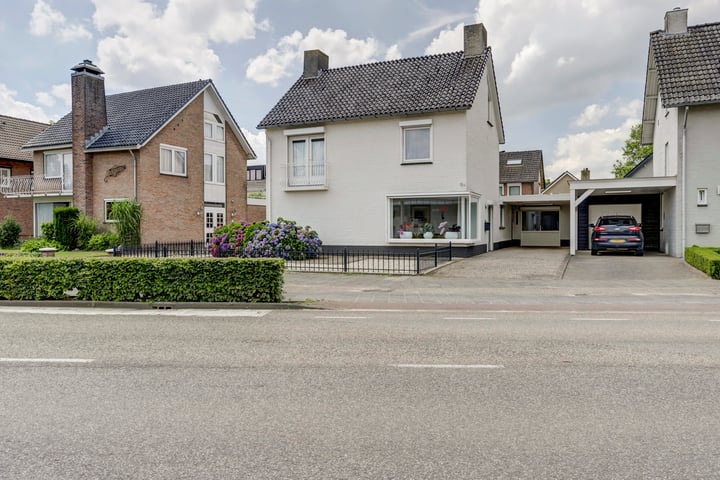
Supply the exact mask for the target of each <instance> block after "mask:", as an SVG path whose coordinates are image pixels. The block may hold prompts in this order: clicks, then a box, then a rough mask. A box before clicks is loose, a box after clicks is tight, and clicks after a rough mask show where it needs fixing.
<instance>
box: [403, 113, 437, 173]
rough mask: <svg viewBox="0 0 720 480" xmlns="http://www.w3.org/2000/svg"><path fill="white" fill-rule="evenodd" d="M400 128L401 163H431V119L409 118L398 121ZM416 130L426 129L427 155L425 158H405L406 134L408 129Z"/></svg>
mask: <svg viewBox="0 0 720 480" xmlns="http://www.w3.org/2000/svg"><path fill="white" fill-rule="evenodd" d="M399 126H400V130H401V132H402V135H401V141H402V159H401V160H402V162H401V163H402V164H403V165H413V164H422V163H433V128H432V120H431V119H422V120H409V121H404V122H399ZM416 130H428V157H427V158H412V159H408V158H407V150H406V148H405V146H406V134H407V132H409V131H416Z"/></svg>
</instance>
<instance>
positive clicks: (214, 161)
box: [203, 153, 227, 185]
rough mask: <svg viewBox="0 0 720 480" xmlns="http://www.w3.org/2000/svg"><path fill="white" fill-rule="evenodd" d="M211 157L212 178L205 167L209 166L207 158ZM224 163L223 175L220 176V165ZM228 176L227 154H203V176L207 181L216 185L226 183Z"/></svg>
mask: <svg viewBox="0 0 720 480" xmlns="http://www.w3.org/2000/svg"><path fill="white" fill-rule="evenodd" d="M208 158H209V159H210V178H209V179H208V177H207V172H206V170H205V167H206V166H207V163H206V162H207V159H208ZM220 165H222V172H223V176H222V179H220V178H219V175H218V173H219V171H220V168H219V166H220ZM226 176H227V173H226V169H225V155H215V154H213V153H206V154H204V155H203V178H204V179H205V183H212V184H215V185H225V178H226Z"/></svg>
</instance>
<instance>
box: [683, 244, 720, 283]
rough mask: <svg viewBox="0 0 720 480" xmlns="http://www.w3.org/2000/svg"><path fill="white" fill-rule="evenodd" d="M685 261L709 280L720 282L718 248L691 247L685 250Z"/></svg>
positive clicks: (719, 255) (719, 252)
mask: <svg viewBox="0 0 720 480" xmlns="http://www.w3.org/2000/svg"><path fill="white" fill-rule="evenodd" d="M685 261H686V262H687V263H689V264H690V265H692V266H693V267H695V268H697V269H698V270H700V271H702V272H705V273H706V274H707V275H708V276H710V277H711V278H714V279H716V280H720V248H716V247H698V246H695V245H693V246H692V247H688V248H686V249H685Z"/></svg>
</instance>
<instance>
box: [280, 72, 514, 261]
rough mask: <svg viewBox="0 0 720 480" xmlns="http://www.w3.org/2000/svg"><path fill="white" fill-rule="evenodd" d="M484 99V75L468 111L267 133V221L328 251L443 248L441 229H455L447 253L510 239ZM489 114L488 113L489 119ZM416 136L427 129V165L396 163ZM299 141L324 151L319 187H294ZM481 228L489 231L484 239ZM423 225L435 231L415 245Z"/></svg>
mask: <svg viewBox="0 0 720 480" xmlns="http://www.w3.org/2000/svg"><path fill="white" fill-rule="evenodd" d="M486 71H492V67H491V66H490V65H488V66H486ZM492 88H493V90H494V85H492ZM489 92H490V90H489V86H488V79H487V75H485V76H484V78H483V81H482V82H481V85H480V88H479V89H478V92H477V95H476V101H475V104H474V106H473V107H472V108H471V109H469V110H466V111H454V112H444V113H433V114H425V115H423V114H421V115H417V116H412V117H388V118H377V119H367V120H354V121H343V122H332V123H327V124H325V125H322V126H319V127H310V128H297V129H282V128H269V129H267V131H266V138H267V159H268V160H267V168H268V173H267V174H268V198H269V201H268V218H270V219H275V218H277V217H283V218H288V219H292V220H295V221H297V222H298V223H299V224H302V225H310V226H312V227H313V228H314V229H315V230H317V231H318V233H319V235H320V238H322V240H323V242H324V243H325V244H328V245H373V246H380V245H403V244H407V245H421V244H423V243H426V244H433V243H442V242H446V241H448V240H446V239H444V238H440V237H439V225H440V224H441V223H442V222H443V221H445V222H447V225H448V226H451V225H453V224H458V225H460V226H461V231H460V235H459V237H460V238H459V239H457V240H452V242H453V244H464V245H482V244H487V243H488V240H489V239H492V242H495V243H497V242H501V241H503V240H506V239H509V238H506V237H508V235H509V233H505V230H501V229H499V223H500V217H499V215H500V213H499V210H500V209H499V208H497V207H496V204H497V202H498V198H499V195H498V188H497V182H498V168H499V167H498V151H499V137H500V136H501V134H499V133H498V127H500V120H499V119H498V120H495V121H493V120H494V119H495V116H496V112H495V111H494V110H495V101H494V98H493V97H494V94H493V95H491V94H490V93H489ZM488 98H490V99H491V101H488ZM489 107H490V108H491V109H492V110H493V111H491V112H488V108H489ZM415 126H417V127H419V128H427V127H429V129H430V158H429V159H424V160H423V161H419V162H415V163H410V162H407V161H405V157H404V150H403V145H404V136H403V135H404V133H403V132H404V129H406V128H413V127H415ZM303 139H309V140H308V141H312V140H313V139H316V140H317V142H318V143H317V144H316V145H315V146H313V147H312V148H316V147H317V149H318V151H317V152H315V153H314V154H313V155H315V156H320V155H321V153H320V151H319V149H320V148H321V145H320V141H322V142H323V145H322V147H324V160H325V165H324V168H325V171H324V175H325V179H324V182H323V181H311V182H307V183H311V184H312V185H300V186H297V185H296V186H293V185H291V183H292V180H291V179H290V178H289V177H290V171H291V169H292V165H291V163H292V161H291V157H292V155H293V153H292V149H293V148H295V147H294V143H293V142H300V143H302V141H303ZM320 139H322V140H320ZM297 148H299V149H300V150H301V151H304V150H303V149H304V148H306V147H304V146H303V145H302V144H301V145H299V146H298V147H297ZM308 148H310V147H308ZM304 168H305V167H301V168H300V169H299V170H296V171H295V173H297V172H301V173H302V172H305V170H304ZM307 168H312V167H309V166H308V167H307ZM420 199H422V200H420ZM494 206H495V208H493V207H494ZM489 214H492V215H493V217H494V218H492V219H489V218H488V215H489ZM401 216H402V217H403V218H402V219H401V218H400V217H401ZM488 221H489V222H490V224H491V225H492V229H491V231H489V232H486V231H485V228H484V226H485V222H488ZM404 222H408V223H412V228H411V230H412V231H413V233H414V237H415V238H407V239H403V238H400V237H401V236H400V235H398V230H399V229H401V228H403V225H405V223H404ZM425 223H430V224H432V225H433V227H434V233H435V238H432V239H428V240H425V239H423V238H418V237H420V236H421V235H420V233H421V232H420V231H419V230H418V229H419V228H421V227H422V225H423V224H425ZM488 249H492V244H491V245H490V246H489V247H488Z"/></svg>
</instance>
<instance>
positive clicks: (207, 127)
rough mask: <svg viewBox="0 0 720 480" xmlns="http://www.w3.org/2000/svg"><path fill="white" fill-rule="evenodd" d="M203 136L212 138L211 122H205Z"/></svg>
mask: <svg viewBox="0 0 720 480" xmlns="http://www.w3.org/2000/svg"><path fill="white" fill-rule="evenodd" d="M205 138H213V124H212V123H210V122H205Z"/></svg>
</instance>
